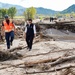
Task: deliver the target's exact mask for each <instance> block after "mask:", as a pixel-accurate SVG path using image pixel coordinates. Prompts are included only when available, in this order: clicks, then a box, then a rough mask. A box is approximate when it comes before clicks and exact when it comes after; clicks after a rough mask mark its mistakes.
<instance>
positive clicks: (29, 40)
mask: <svg viewBox="0 0 75 75" xmlns="http://www.w3.org/2000/svg"><path fill="white" fill-rule="evenodd" d="M33 39H34V36H26V42H27V46H28V48H29V49H32V44H33Z"/></svg>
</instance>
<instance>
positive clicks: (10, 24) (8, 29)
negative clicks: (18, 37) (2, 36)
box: [3, 21, 14, 32]
mask: <svg viewBox="0 0 75 75" xmlns="http://www.w3.org/2000/svg"><path fill="white" fill-rule="evenodd" d="M3 24H4V30H5V32H10V31H14V24H13V23H12V22H9V25H8V24H7V22H6V21H3Z"/></svg>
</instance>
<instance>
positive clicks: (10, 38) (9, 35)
mask: <svg viewBox="0 0 75 75" xmlns="http://www.w3.org/2000/svg"><path fill="white" fill-rule="evenodd" d="M5 39H6V43H7V49H10V43H12V42H13V40H14V31H11V32H6V33H5Z"/></svg>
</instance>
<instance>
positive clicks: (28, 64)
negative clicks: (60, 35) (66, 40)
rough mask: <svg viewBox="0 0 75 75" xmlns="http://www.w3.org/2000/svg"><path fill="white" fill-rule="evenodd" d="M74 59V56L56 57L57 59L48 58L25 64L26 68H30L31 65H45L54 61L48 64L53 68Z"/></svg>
mask: <svg viewBox="0 0 75 75" xmlns="http://www.w3.org/2000/svg"><path fill="white" fill-rule="evenodd" d="M73 59H75V55H73V56H68V57H63V56H62V57H58V58H54V59H52V58H48V59H44V60H40V61H33V62H27V63H25V65H26V66H28V67H29V66H32V65H35V64H40V63H47V62H50V61H54V62H52V63H50V64H49V65H50V66H54V65H57V64H60V63H62V62H65V61H71V60H73Z"/></svg>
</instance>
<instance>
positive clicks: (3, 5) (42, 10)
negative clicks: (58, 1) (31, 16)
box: [0, 2, 57, 15]
mask: <svg viewBox="0 0 75 75" xmlns="http://www.w3.org/2000/svg"><path fill="white" fill-rule="evenodd" d="M10 7H16V8H17V15H23V12H24V11H25V10H26V8H25V7H22V6H20V5H13V4H8V3H2V2H0V8H7V9H8V8H10ZM36 10H37V14H44V15H50V14H51V15H53V14H55V13H57V11H54V10H51V9H46V8H42V7H39V8H36Z"/></svg>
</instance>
